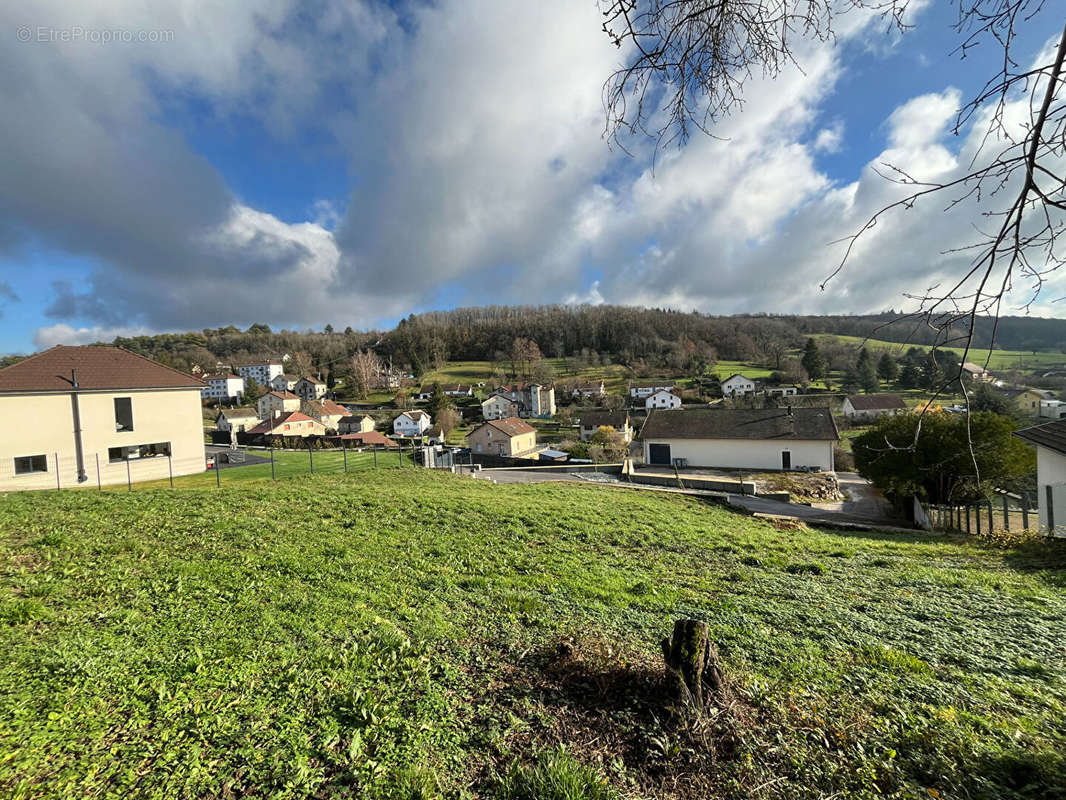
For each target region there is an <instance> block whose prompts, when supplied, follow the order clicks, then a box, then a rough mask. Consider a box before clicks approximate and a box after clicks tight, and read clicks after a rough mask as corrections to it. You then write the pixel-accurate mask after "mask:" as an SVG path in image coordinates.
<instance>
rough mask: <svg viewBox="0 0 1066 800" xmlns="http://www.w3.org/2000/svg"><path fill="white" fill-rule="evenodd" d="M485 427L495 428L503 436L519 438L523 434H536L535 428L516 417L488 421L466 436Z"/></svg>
mask: <svg viewBox="0 0 1066 800" xmlns="http://www.w3.org/2000/svg"><path fill="white" fill-rule="evenodd" d="M486 425H488V426H490V427H492V428H495V429H496V430H498V431H499V432H500V433H502V434H504V435H505V436H521V435H522V434H523V433H535V432H536V428H534V427H533V426H532V425H530V424H529V423H528V422H523V421H522V420H520V419H519V418H518V417H504V418H503V419H490V420H488V421H486V422H485V423H483V424H481V425H478V426H477V427H476V428H474V430H473V431H470V433H468V434H467V436H470V435H471V434H473V433H474V431H479V430H481V429H482V428H484V427H485V426H486Z"/></svg>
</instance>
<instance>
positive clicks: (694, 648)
mask: <svg viewBox="0 0 1066 800" xmlns="http://www.w3.org/2000/svg"><path fill="white" fill-rule="evenodd" d="M662 648H663V658H664V659H665V660H666V667H667V672H668V673H669V677H670V680H672V681H673V683H674V686H673V689H674V692H675V694H676V695H677V698H678V700H680V701H682V702H683V703H686V704H691V705H692V706H694V707H695V708H697V709H702V708H703V707H704V706H705V705H706V703H708V702H709V701H716V702H717V701H720V700H722V699H723V693H724V692H725V688H726V681H725V674H724V673H723V672H722V668H721V665H720V664H719V662H718V652H717V651H716V650H715V648H714V645H712V644H711V641H710V634H709V629H708V627H707V623H706V622H700V621H699V620H695V619H679V620H677V621H676V622H674V633H673V635H672V636H671V637H670V638H669V639H664V640H663V642H662Z"/></svg>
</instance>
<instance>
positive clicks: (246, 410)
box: [215, 406, 260, 433]
mask: <svg viewBox="0 0 1066 800" xmlns="http://www.w3.org/2000/svg"><path fill="white" fill-rule="evenodd" d="M259 422H260V419H259V415H258V414H257V413H256V410H255V409H254V408H250V407H247V406H243V407H240V408H224V409H222V411H221V412H219V415H218V416H217V417H216V418H215V426H216V427H217V428H218V429H219V430H220V431H222V432H223V433H226V432H227V431H235V432H236V433H243V432H244V431H250V430H251V429H252V428H254V427H255V426H256V425H258V424H259Z"/></svg>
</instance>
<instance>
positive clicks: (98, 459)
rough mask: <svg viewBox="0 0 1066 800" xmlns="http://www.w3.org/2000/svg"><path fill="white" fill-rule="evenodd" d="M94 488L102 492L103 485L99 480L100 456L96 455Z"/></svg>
mask: <svg viewBox="0 0 1066 800" xmlns="http://www.w3.org/2000/svg"><path fill="white" fill-rule="evenodd" d="M96 488H97V489H99V490H100V491H101V492H102V491H103V490H104V484H103V482H102V481H101V480H100V454H99V453H97V454H96Z"/></svg>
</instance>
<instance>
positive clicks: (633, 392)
mask: <svg viewBox="0 0 1066 800" xmlns="http://www.w3.org/2000/svg"><path fill="white" fill-rule="evenodd" d="M673 390H674V384H672V383H669V382H663V381H660V382H659V383H634V384H632V385H631V386H630V387H629V396H630V397H632V398H634V399H636V400H643V399H644V398H646V397H649V396H650V395H653V394H655V392H658V391H664V392H672V391H673Z"/></svg>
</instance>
